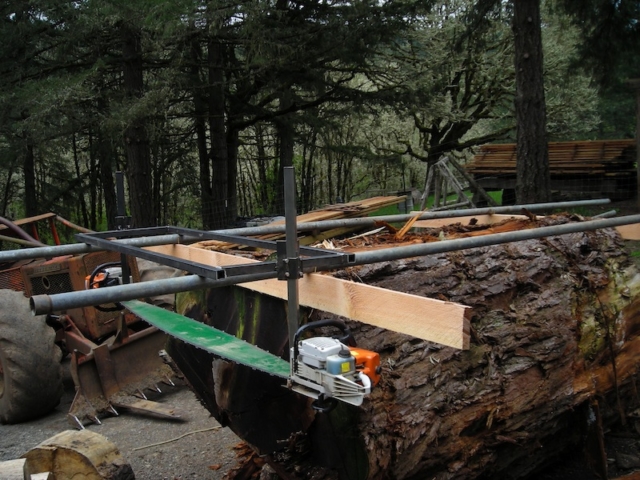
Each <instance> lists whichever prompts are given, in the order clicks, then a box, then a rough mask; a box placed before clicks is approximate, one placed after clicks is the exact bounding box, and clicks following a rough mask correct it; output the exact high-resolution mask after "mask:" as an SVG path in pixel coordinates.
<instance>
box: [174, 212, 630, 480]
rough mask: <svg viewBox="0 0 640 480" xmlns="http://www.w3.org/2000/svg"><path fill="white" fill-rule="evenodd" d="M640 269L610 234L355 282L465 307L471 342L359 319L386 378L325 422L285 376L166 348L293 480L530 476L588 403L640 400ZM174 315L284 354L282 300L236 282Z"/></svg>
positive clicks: (576, 430)
mask: <svg viewBox="0 0 640 480" xmlns="http://www.w3.org/2000/svg"><path fill="white" fill-rule="evenodd" d="M566 221H569V220H568V219H567V218H565V217H557V218H555V217H554V218H551V217H547V218H546V219H544V220H542V221H541V223H544V224H554V223H563V222H566ZM636 274H637V270H636V268H635V266H634V265H633V264H632V263H631V261H630V260H629V258H628V257H627V256H626V254H625V253H624V251H623V250H622V249H621V246H620V244H619V237H618V236H617V234H616V233H615V232H614V231H613V230H602V231H597V232H591V233H577V234H571V235H564V236H561V237H551V238H547V239H541V240H529V241H523V242H518V243H512V244H505V245H499V246H492V247H485V248H478V249H474V250H469V251H459V252H452V253H449V254H441V255H433V256H428V257H420V258H413V259H406V260H399V261H394V262H387V263H381V264H374V265H366V266H361V267H357V268H354V269H350V270H348V271H343V272H342V273H341V276H347V277H352V278H354V279H357V281H364V282H365V283H370V284H373V285H378V286H381V287H385V288H389V289H393V290H398V291H403V292H408V293H413V294H416V295H420V296H428V297H432V298H439V299H441V300H447V301H452V302H458V303H463V304H465V305H468V306H469V307H471V309H472V317H471V320H472V345H471V348H470V349H469V350H466V351H461V350H456V349H453V348H450V347H442V346H440V345H437V344H433V343H429V342H425V341H422V340H418V339H416V338H414V337H411V336H408V335H403V334H399V333H394V332H392V331H386V330H382V329H379V328H374V327H371V326H367V325H364V324H360V323H358V322H350V323H349V324H350V327H351V330H352V332H353V333H354V335H355V338H356V340H357V342H358V346H359V347H361V348H365V349H370V350H375V351H377V352H379V353H380V355H381V360H382V365H383V374H382V381H381V383H380V384H379V385H378V386H377V387H376V388H375V389H374V390H373V392H372V393H371V395H369V396H368V397H367V398H366V399H365V402H364V404H363V405H362V406H361V407H359V408H356V407H351V406H348V405H346V404H340V405H339V406H338V408H336V410H334V411H332V412H331V413H329V414H323V413H317V412H314V411H313V410H312V409H311V407H310V401H309V399H307V398H304V397H301V396H298V395H296V394H293V393H291V392H290V391H288V390H287V389H285V388H283V385H282V381H281V380H278V379H276V378H274V377H269V376H268V375H266V374H261V373H259V372H256V371H255V370H252V369H251V368H248V367H241V366H236V365H234V364H232V363H230V362H225V361H224V360H221V359H215V358H213V357H212V356H211V355H208V354H206V353H203V352H202V351H199V350H197V349H193V348H192V347H190V346H188V345H185V344H182V343H180V342H178V341H175V340H172V341H171V342H170V344H169V351H170V354H171V356H172V357H173V358H174V360H175V361H176V362H177V364H178V366H179V367H180V369H181V370H182V371H183V373H184V374H185V376H186V378H187V379H188V381H189V382H190V383H191V385H192V386H193V388H194V390H195V391H196V393H197V394H198V396H199V397H200V398H201V399H202V401H203V403H204V404H205V405H206V406H207V408H208V409H209V410H210V411H211V413H212V414H213V415H214V416H215V417H216V418H217V419H218V420H220V421H221V422H222V423H223V424H224V425H228V426H229V427H230V428H231V429H232V430H234V431H235V432H236V433H237V434H238V435H239V436H240V437H241V438H243V439H245V440H246V441H247V442H248V443H250V444H251V445H252V446H253V447H254V448H255V449H256V451H258V452H259V453H260V454H263V455H266V457H265V458H266V459H267V460H268V462H270V463H271V464H272V465H273V466H274V467H275V468H276V470H277V471H279V472H288V475H290V478H299V477H298V476H296V475H304V474H305V473H306V474H308V475H309V478H331V476H332V475H333V476H337V477H339V478H341V479H349V480H355V479H358V480H360V479H383V478H394V479H398V480H400V479H421V478H436V479H453V478H455V479H475V478H512V479H513V478H522V477H524V476H526V475H528V474H531V473H532V472H535V471H536V470H539V469H540V468H542V467H543V466H546V465H547V464H548V463H549V462H551V461H552V460H553V459H556V458H558V456H559V455H561V454H562V452H563V451H564V450H565V449H567V448H569V447H573V446H575V445H577V444H579V442H580V441H581V435H582V433H583V428H586V423H587V420H586V414H587V413H588V411H589V410H588V409H589V408H590V401H591V400H592V399H594V398H596V397H598V398H599V399H608V400H609V401H611V402H612V403H610V406H616V400H615V398H616V396H617V397H618V398H619V399H620V400H619V401H620V402H621V405H620V407H621V408H619V409H618V408H613V409H612V408H609V409H607V408H605V407H606V402H603V405H602V406H601V408H602V409H603V410H608V411H620V410H623V409H624V407H625V406H626V405H630V402H631V401H632V400H633V399H634V396H633V393H632V392H633V388H632V387H633V382H632V381H633V380H634V378H635V377H636V376H637V370H638V366H637V361H636V359H637V355H638V354H640V336H639V333H640V283H639V282H638V281H637V280H635V276H636ZM398 308H402V306H398ZM176 309H177V311H179V312H181V313H183V314H186V315H188V316H190V317H192V318H196V319H199V320H201V321H204V322H206V323H209V324H212V325H214V326H216V327H217V328H220V329H224V330H226V331H227V332H229V333H233V334H237V335H240V336H241V337H242V338H245V339H247V340H249V341H252V342H254V343H256V344H257V345H258V346H260V347H261V348H264V349H266V350H269V351H271V352H272V353H274V354H276V355H279V356H282V357H283V358H286V357H287V330H286V307H285V305H283V304H282V303H278V302H275V301H274V300H273V299H269V298H267V297H262V296H256V294H254V293H250V292H248V291H245V290H240V289H234V288H231V287H230V288H228V289H225V290H221V289H214V290H211V291H209V292H207V293H206V294H204V295H202V294H194V293H189V294H181V295H179V296H178V302H177V304H176ZM306 313H307V314H310V319H311V320H316V319H319V318H330V315H328V314H325V313H322V312H312V313H310V312H306ZM425 315H428V312H425ZM612 359H615V368H614V367H613V365H612ZM212 367H213V368H212ZM248 392H250V394H249V393H248ZM611 399H613V400H611ZM604 416H605V418H606V419H607V421H608V422H611V418H612V417H611V415H610V414H607V413H605V414H604ZM293 472H296V473H293ZM301 472H302V473H301ZM323 475H324V476H323Z"/></svg>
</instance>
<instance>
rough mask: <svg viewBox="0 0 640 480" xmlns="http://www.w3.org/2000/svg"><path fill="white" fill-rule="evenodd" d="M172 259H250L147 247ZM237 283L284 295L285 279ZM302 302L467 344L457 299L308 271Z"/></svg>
mask: <svg viewBox="0 0 640 480" xmlns="http://www.w3.org/2000/svg"><path fill="white" fill-rule="evenodd" d="M147 250H150V251H154V252H160V253H164V254H168V255H172V256H175V257H177V258H182V259H187V260H190V261H193V262H198V263H202V264H205V265H213V266H228V265H238V264H247V263H252V262H255V260H251V259H247V258H243V257H238V256H235V255H229V254H225V253H220V252H215V251H211V250H204V249H201V248H196V247H188V246H185V245H163V246H157V247H148V248H147ZM240 286H241V287H244V288H249V289H251V290H254V291H257V292H260V293H264V294H267V295H271V296H274V297H277V298H281V299H285V300H286V298H287V285H286V282H281V281H279V280H262V281H257V282H251V283H245V284H240ZM299 289H300V291H299V297H300V298H299V301H300V304H301V305H303V306H307V307H311V308H315V309H318V310H321V311H325V312H328V313H333V314H335V315H340V316H343V317H347V318H350V319H352V320H358V321H361V322H364V323H367V324H369V325H373V326H375V327H380V328H385V329H388V330H392V331H395V332H399V333H404V334H407V335H412V336H414V337H417V338H421V339H423V340H428V341H432V342H436V343H440V344H442V345H447V346H450V347H455V348H460V349H467V348H469V320H468V318H467V316H466V312H467V307H466V306H464V305H461V304H458V303H453V302H445V301H442V300H436V299H432V298H426V297H420V296H417V295H412V294H408V293H403V292H395V291H392V290H387V289H384V288H380V287H374V286H371V285H364V284H360V283H355V282H350V281H346V280H341V279H338V278H334V277H331V276H329V275H322V274H318V273H311V274H307V275H305V276H304V277H303V278H301V279H300V282H299Z"/></svg>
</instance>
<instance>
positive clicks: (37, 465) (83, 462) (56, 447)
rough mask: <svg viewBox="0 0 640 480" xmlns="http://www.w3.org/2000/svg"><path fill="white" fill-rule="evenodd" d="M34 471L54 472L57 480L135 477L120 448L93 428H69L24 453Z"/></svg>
mask: <svg viewBox="0 0 640 480" xmlns="http://www.w3.org/2000/svg"><path fill="white" fill-rule="evenodd" d="M23 458H25V459H26V461H27V466H28V468H29V471H30V472H32V473H40V472H51V473H53V475H54V476H55V478H56V479H57V480H64V479H73V478H83V479H86V480H134V479H135V476H134V474H133V470H131V466H130V465H129V464H128V463H127V462H125V461H124V459H123V458H122V456H121V455H120V452H119V451H118V448H117V447H116V446H115V445H114V444H113V443H112V442H110V441H109V440H107V439H106V438H105V437H103V436H102V435H100V434H97V433H95V432H91V431H89V430H80V431H76V430H66V431H64V432H61V433H59V434H57V435H55V436H53V437H51V438H49V439H47V440H45V441H44V442H42V443H41V444H39V445H38V446H36V447H34V448H32V449H31V450H29V451H28V452H27V453H26V454H24V455H23Z"/></svg>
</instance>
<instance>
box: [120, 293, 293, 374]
mask: <svg viewBox="0 0 640 480" xmlns="http://www.w3.org/2000/svg"><path fill="white" fill-rule="evenodd" d="M121 303H122V305H124V307H125V308H126V309H127V310H129V311H130V312H131V313H133V314H135V315H137V316H138V317H140V318H141V319H143V320H144V321H145V322H147V323H150V324H151V325H153V326H155V327H157V328H158V329H160V330H162V331H163V332H165V333H167V334H169V335H171V336H172V337H175V338H177V339H179V340H182V341H184V342H186V343H188V344H190V345H193V346H195V347H198V348H201V349H203V350H206V351H207V352H210V353H213V354H215V355H219V356H220V357H223V358H226V359H228V360H231V361H233V362H236V363H240V364H242V365H246V366H248V367H251V368H255V369H256V370H260V371H263V372H266V373H268V374H270V375H275V376H278V377H282V378H289V375H290V367H289V362H287V361H286V360H283V359H282V358H280V357H277V356H275V355H273V354H271V353H269V352H267V351H265V350H262V349H261V348H258V347H256V346H255V345H252V344H250V343H247V342H245V341H244V340H241V339H239V338H237V337H234V336H233V335H229V334H228V333H225V332H223V331H221V330H218V329H216V328H213V327H210V326H209V325H205V324H204V323H200V322H198V321H196V320H193V319H191V318H188V317H185V316H183V315H180V314H178V313H174V312H171V311H169V310H165V309H163V308H160V307H156V306H155V305H150V304H148V303H144V302H140V301H138V300H131V301H127V302H121Z"/></svg>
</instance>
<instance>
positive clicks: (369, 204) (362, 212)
mask: <svg viewBox="0 0 640 480" xmlns="http://www.w3.org/2000/svg"><path fill="white" fill-rule="evenodd" d="M405 200H406V197H404V196H393V197H391V196H390V197H372V198H367V199H365V200H356V201H353V202H349V203H338V204H334V205H327V206H326V207H323V208H320V209H317V210H312V211H311V212H308V213H304V214H302V215H298V217H297V222H298V223H304V222H319V221H323V220H339V219H341V218H358V217H366V216H367V215H370V214H372V213H374V212H376V211H378V210H380V209H381V208H384V207H388V206H391V205H397V204H399V203H402V202H404V201H405ZM269 225H284V220H278V221H275V222H272V223H270V224H269ZM360 228H361V227H343V228H334V229H332V230H328V231H326V232H317V233H315V232H314V233H309V234H305V235H303V236H302V237H301V238H300V239H299V242H300V245H303V246H304V245H311V244H313V243H316V242H318V241H322V240H324V239H326V238H333V237H337V236H339V235H345V234H348V233H351V232H355V231H357V230H359V229H360ZM284 237H285V235H284V233H274V234H269V235H260V236H257V237H256V238H259V239H261V240H279V239H283V238H284ZM198 246H199V247H200V248H208V249H215V250H231V249H235V248H237V247H238V245H234V244H229V243H224V242H219V241H215V240H211V241H205V242H200V243H198Z"/></svg>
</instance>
